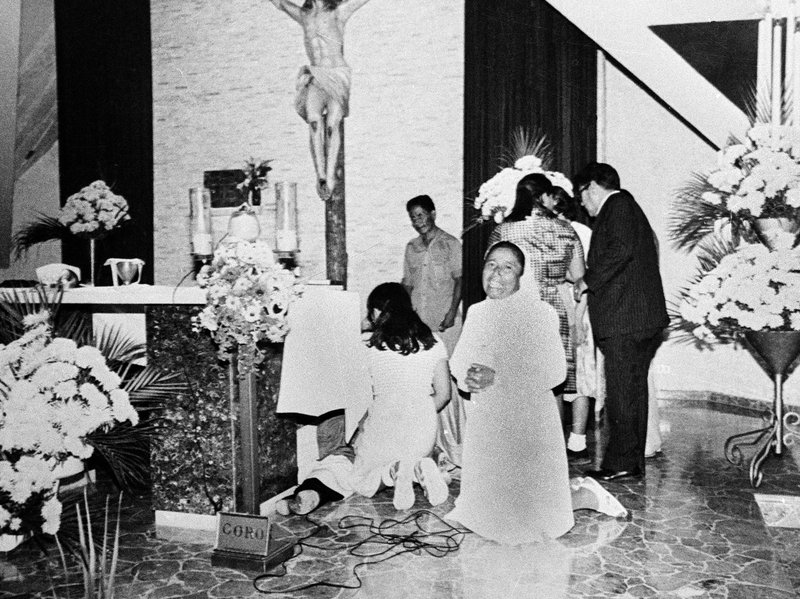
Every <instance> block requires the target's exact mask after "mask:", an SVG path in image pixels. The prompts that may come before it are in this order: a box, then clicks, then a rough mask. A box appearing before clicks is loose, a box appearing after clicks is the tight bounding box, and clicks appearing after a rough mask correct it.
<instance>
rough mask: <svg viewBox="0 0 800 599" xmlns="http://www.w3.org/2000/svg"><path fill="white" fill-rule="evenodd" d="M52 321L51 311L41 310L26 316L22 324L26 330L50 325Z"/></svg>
mask: <svg viewBox="0 0 800 599" xmlns="http://www.w3.org/2000/svg"><path fill="white" fill-rule="evenodd" d="M49 320H50V311H49V310H39V311H38V312H34V313H33V314H26V315H25V316H23V317H22V324H23V326H24V327H25V328H26V329H29V328H31V327H35V326H38V325H42V324H48V322H49Z"/></svg>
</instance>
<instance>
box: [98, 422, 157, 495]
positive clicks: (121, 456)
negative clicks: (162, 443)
mask: <svg viewBox="0 0 800 599" xmlns="http://www.w3.org/2000/svg"><path fill="white" fill-rule="evenodd" d="M156 434H157V429H156V426H155V424H154V423H152V422H147V423H142V424H138V425H136V426H131V425H130V424H117V425H115V426H113V427H112V428H110V429H108V430H107V431H101V430H97V431H94V432H93V433H91V434H89V435H87V436H86V442H87V443H88V444H89V445H91V446H92V447H94V450H95V452H96V453H97V454H99V456H100V457H101V458H102V459H103V461H104V462H105V463H106V465H107V466H108V468H109V470H110V471H111V474H112V476H113V477H114V479H115V480H116V482H117V484H118V485H119V487H120V488H121V489H124V490H127V491H130V490H132V489H133V488H134V487H136V486H141V485H145V484H147V481H148V473H149V471H150V467H149V466H150V439H151V438H153V437H154V436H155V435H156Z"/></svg>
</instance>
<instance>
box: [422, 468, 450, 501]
mask: <svg viewBox="0 0 800 599" xmlns="http://www.w3.org/2000/svg"><path fill="white" fill-rule="evenodd" d="M414 474H416V476H417V480H418V481H419V484H420V485H421V486H422V490H423V491H425V497H427V498H428V501H429V502H430V504H431V505H439V504H440V503H444V502H445V501H447V497H448V495H449V494H450V491H449V489H448V488H447V483H445V482H444V478H443V477H442V473H441V471H440V470H439V468H438V467H437V466H436V463H435V462H434V461H433V460H432V459H431V458H422V459H421V460H420V461H419V462H417V465H416V466H415V467H414Z"/></svg>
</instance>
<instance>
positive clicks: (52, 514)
mask: <svg viewBox="0 0 800 599" xmlns="http://www.w3.org/2000/svg"><path fill="white" fill-rule="evenodd" d="M42 518H43V519H44V522H42V532H43V533H45V534H48V535H54V534H56V533H57V532H58V529H59V528H61V502H60V501H59V500H58V498H57V497H55V496H53V497H51V498H50V499H48V500H47V501H45V502H44V505H43V506H42Z"/></svg>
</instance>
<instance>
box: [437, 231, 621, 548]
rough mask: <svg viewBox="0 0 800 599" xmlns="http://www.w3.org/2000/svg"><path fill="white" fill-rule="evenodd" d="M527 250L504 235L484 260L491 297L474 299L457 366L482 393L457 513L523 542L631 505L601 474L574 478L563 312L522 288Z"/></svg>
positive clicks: (453, 515) (484, 531) (467, 522)
mask: <svg viewBox="0 0 800 599" xmlns="http://www.w3.org/2000/svg"><path fill="white" fill-rule="evenodd" d="M524 270H525V258H524V254H523V253H522V251H521V250H520V249H519V248H518V247H517V246H516V245H514V244H513V243H510V242H506V241H501V242H499V243H497V244H495V245H494V246H492V248H491V249H490V250H489V252H488V253H487V256H486V260H485V262H484V267H483V274H482V279H483V288H484V291H485V292H486V295H487V299H486V300H484V301H483V302H480V303H477V304H474V305H473V306H471V307H470V309H469V313H468V315H467V319H466V321H465V323H464V328H463V330H462V333H461V338H460V339H459V342H458V345H456V348H455V350H454V351H453V356H452V358H451V359H450V368H451V370H452V373H453V376H454V377H455V378H456V380H457V381H458V385H459V387H460V388H461V389H463V390H464V391H468V392H470V393H472V396H471V401H468V402H466V404H465V406H466V410H467V426H466V436H465V440H464V453H463V464H462V472H461V493H460V495H459V497H458V498H457V499H456V505H455V509H454V510H453V511H452V512H450V513H449V514H448V516H447V518H448V519H451V520H455V521H457V522H460V523H461V524H463V525H464V526H466V527H467V528H469V529H470V530H472V531H473V532H476V533H477V534H479V535H481V536H483V537H486V538H488V539H492V540H495V541H498V542H501V543H506V544H510V545H517V544H521V543H527V542H531V541H537V540H542V539H543V538H555V537H559V536H561V535H563V534H565V533H566V532H567V531H569V530H570V529H571V528H572V526H573V524H574V518H573V516H572V511H573V510H574V509H594V510H598V511H603V512H605V513H608V514H610V515H613V516H623V515H625V514H626V513H627V512H626V510H625V508H623V507H622V506H621V505H620V504H619V502H617V500H616V499H614V498H613V497H612V496H611V495H609V494H608V492H607V491H605V490H604V489H603V488H602V487H601V486H600V485H599V483H597V482H596V481H594V480H593V479H575V480H574V481H572V482H570V480H569V474H568V468H567V457H566V448H565V445H564V437H563V435H562V433H561V424H560V418H559V414H558V408H557V406H556V403H555V401H554V399H553V392H552V388H553V387H555V386H556V385H558V384H560V383H561V382H562V381H563V380H564V377H565V375H566V358H565V356H564V348H563V344H562V343H561V337H560V336H559V332H558V315H557V313H556V311H555V310H554V309H553V308H552V307H551V306H550V305H548V304H546V303H545V302H542V301H541V300H539V299H538V298H536V297H534V296H533V295H532V294H530V293H527V292H526V291H524V290H523V291H520V277H521V276H522V274H523V272H524Z"/></svg>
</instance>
